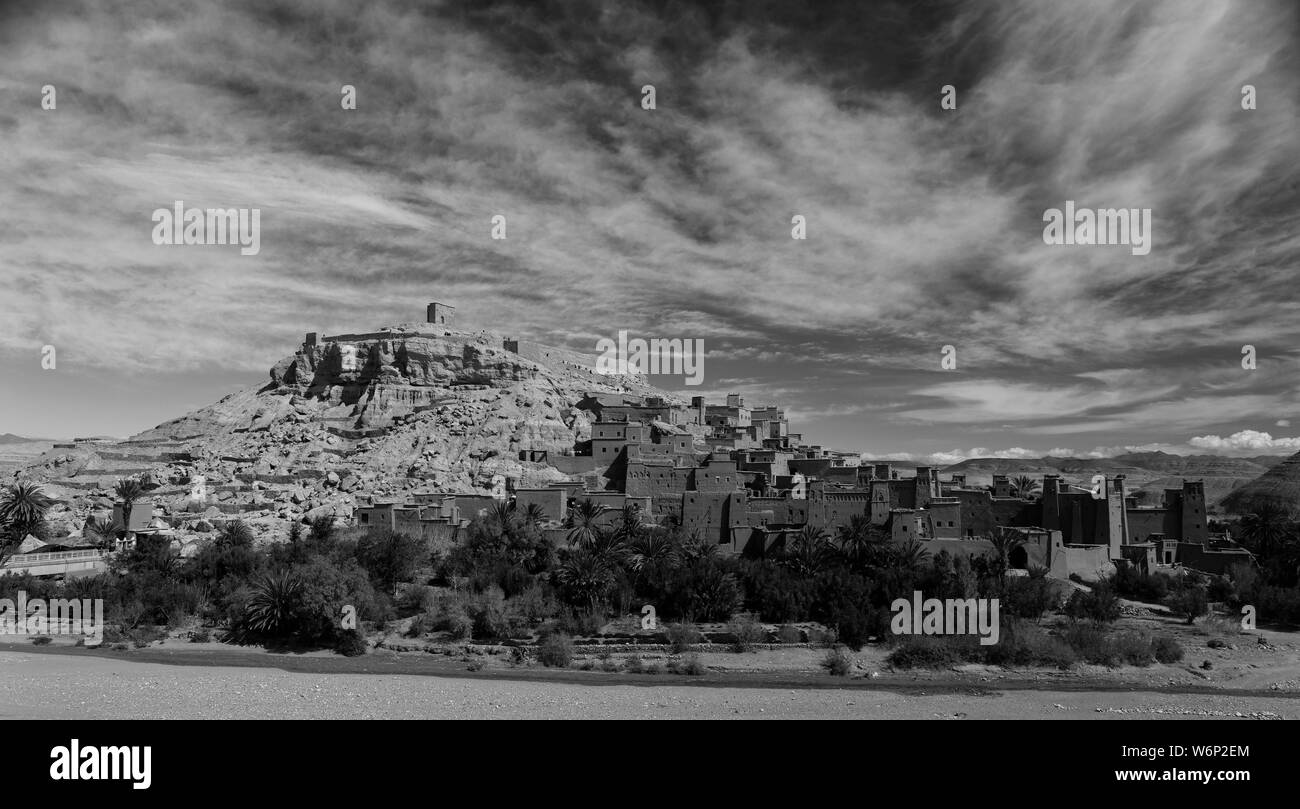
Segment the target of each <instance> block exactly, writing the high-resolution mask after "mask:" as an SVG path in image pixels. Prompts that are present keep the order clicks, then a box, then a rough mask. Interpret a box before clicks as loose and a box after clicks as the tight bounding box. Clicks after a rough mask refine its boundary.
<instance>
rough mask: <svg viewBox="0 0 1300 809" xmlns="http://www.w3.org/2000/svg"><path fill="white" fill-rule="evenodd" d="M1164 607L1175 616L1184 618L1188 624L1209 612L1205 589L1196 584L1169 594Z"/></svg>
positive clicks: (1185, 586)
mask: <svg viewBox="0 0 1300 809" xmlns="http://www.w3.org/2000/svg"><path fill="white" fill-rule="evenodd" d="M1165 606H1166V607H1168V608H1169V609H1170V610H1172V611H1173V613H1174V614H1175V615H1177V616H1179V617H1180V618H1185V619H1186V620H1187V623H1188V624H1191V623H1194V622H1195V621H1196V619H1197V618H1199V617H1201V616H1202V615H1204V614H1206V613H1207V612H1209V611H1210V605H1209V601H1208V599H1206V597H1205V588H1204V587H1201V586H1200V585H1197V584H1188V585H1184V586H1183V587H1180V588H1178V589H1177V590H1175V591H1174V592H1172V593H1170V594H1169V596H1168V597H1167V598H1166V599H1165Z"/></svg>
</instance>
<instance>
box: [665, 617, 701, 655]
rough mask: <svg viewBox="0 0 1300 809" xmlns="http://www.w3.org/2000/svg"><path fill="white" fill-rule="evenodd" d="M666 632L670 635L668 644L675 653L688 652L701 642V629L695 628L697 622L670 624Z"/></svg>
mask: <svg viewBox="0 0 1300 809" xmlns="http://www.w3.org/2000/svg"><path fill="white" fill-rule="evenodd" d="M666 634H667V635H668V645H669V647H670V648H671V650H672V652H673V654H682V653H683V652H688V651H690V649H691V646H692V645H694V644H696V643H699V642H700V640H701V635H700V631H699V630H698V629H696V628H695V624H685V623H679V624H669V625H668V628H667V630H666Z"/></svg>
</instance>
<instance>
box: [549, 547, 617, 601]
mask: <svg viewBox="0 0 1300 809" xmlns="http://www.w3.org/2000/svg"><path fill="white" fill-rule="evenodd" d="M555 579H556V581H557V582H559V584H560V586H562V587H564V588H565V589H566V590H568V591H569V592H570V593H572V594H573V595H574V596H575V597H577V598H580V599H582V600H583V601H586V602H587V607H588V608H589V609H591V610H592V611H594V610H595V609H596V604H597V603H599V601H600V599H601V598H602V597H603V596H604V595H605V593H606V592H608V591H609V588H610V587H611V586H612V585H613V584H614V571H613V570H612V569H611V567H610V566H609V564H608V562H607V561H606V559H605V558H604V557H603V556H602V555H601V554H600V553H599V552H598V551H597V550H596V549H594V548H592V547H590V546H588V545H585V544H584V545H577V546H575V547H573V548H570V549H568V551H567V552H566V553H565V554H564V559H563V560H562V561H561V562H560V565H559V567H557V568H556V569H555Z"/></svg>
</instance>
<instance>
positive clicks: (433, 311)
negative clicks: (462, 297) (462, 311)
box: [426, 301, 456, 326]
mask: <svg viewBox="0 0 1300 809" xmlns="http://www.w3.org/2000/svg"><path fill="white" fill-rule="evenodd" d="M426 314H427V320H428V322H429V323H436V324H437V325H439V326H454V325H455V324H456V307H454V306H448V305H447V304H445V303H438V302H437V301H434V302H433V303H431V304H429V307H428V309H427V310H426Z"/></svg>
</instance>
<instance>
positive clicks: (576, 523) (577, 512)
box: [568, 498, 609, 545]
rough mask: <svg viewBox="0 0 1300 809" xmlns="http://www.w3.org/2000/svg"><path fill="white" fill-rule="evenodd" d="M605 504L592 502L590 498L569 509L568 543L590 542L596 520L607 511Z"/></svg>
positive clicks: (594, 531)
mask: <svg viewBox="0 0 1300 809" xmlns="http://www.w3.org/2000/svg"><path fill="white" fill-rule="evenodd" d="M608 510H609V509H607V508H606V507H605V506H602V505H598V504H596V503H593V502H592V501H591V499H590V498H588V499H586V500H583V501H581V502H579V503H578V504H577V505H575V506H574V507H573V508H572V509H570V510H569V529H570V530H569V537H568V539H569V544H570V545H581V544H583V543H587V542H591V540H592V539H593V538H594V537H595V535H596V520H597V519H599V518H600V516H601V515H602V514H604V513H605V512H606V511H608Z"/></svg>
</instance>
